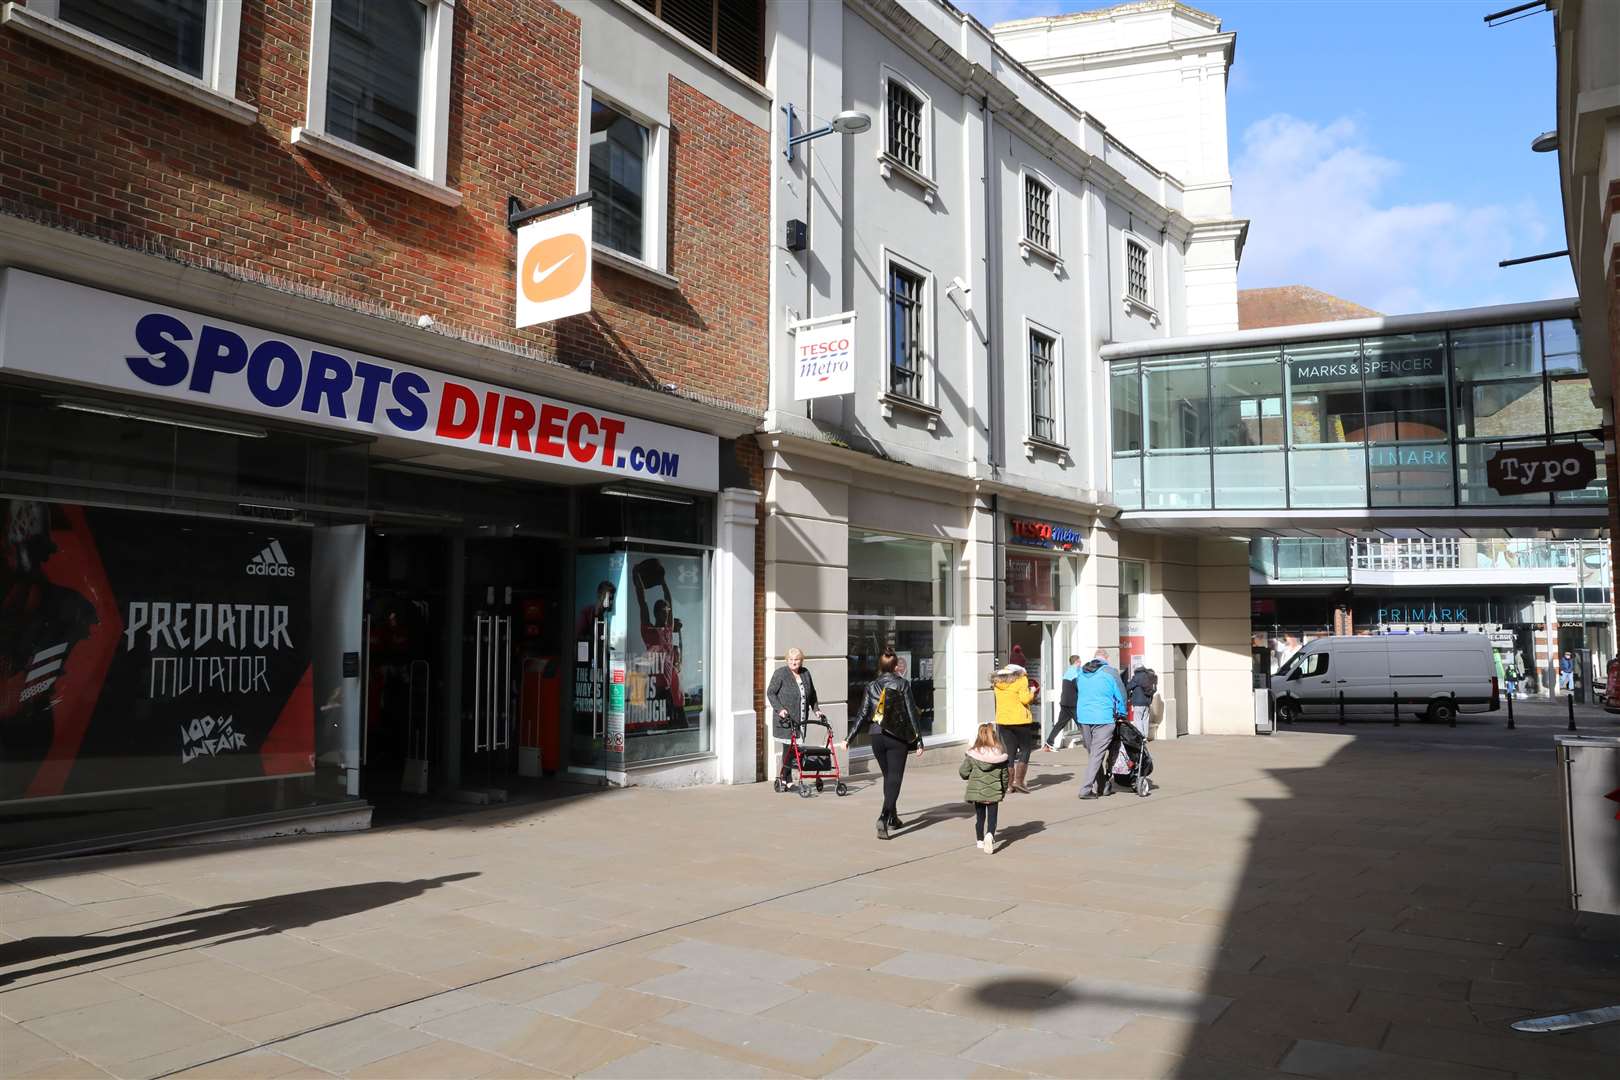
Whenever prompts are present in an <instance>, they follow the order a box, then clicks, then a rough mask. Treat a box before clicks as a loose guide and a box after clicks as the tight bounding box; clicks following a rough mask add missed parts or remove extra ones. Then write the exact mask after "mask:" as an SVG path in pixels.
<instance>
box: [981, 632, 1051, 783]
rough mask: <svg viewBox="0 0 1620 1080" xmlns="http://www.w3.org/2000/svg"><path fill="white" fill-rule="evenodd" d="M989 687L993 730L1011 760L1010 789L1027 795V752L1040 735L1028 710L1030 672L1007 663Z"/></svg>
mask: <svg viewBox="0 0 1620 1080" xmlns="http://www.w3.org/2000/svg"><path fill="white" fill-rule="evenodd" d="M990 689H991V690H992V691H993V692H994V693H995V698H996V731H997V732H998V733H999V734H1000V736H1001V745H1002V746H1003V747H1004V748H1005V749H1006V751H1007V757H1008V758H1009V759H1011V762H1010V765H1009V768H1011V769H1012V777H1011V787H1012V790H1013V791H1018V792H1022V793H1023V794H1025V795H1027V794H1029V788H1027V787H1025V786H1024V776H1025V774H1026V773H1028V772H1029V755H1030V752H1031V751H1033V750H1034V749H1035V743H1036V741H1037V740H1038V739H1039V738H1040V734H1041V732H1040V728H1038V727H1037V726H1036V724H1035V716H1034V714H1033V713H1031V712H1030V711H1029V703H1030V702H1031V701H1034V700H1035V691H1034V690H1032V689H1031V688H1030V685H1029V675H1028V674H1026V673H1025V672H1024V669H1023V668H1022V667H1019V666H1018V665H1017V664H1008V665H1007V666H1006V667H1004V668H1002V669H1001V670H999V671H997V672H996V673H995V674H994V675H992V676H990Z"/></svg>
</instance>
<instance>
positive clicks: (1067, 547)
mask: <svg viewBox="0 0 1620 1080" xmlns="http://www.w3.org/2000/svg"><path fill="white" fill-rule="evenodd" d="M1007 525H1008V531H1009V532H1010V533H1011V539H1012V542H1013V543H1015V544H1023V545H1024V546H1026V547H1041V548H1047V549H1049V550H1053V551H1079V550H1081V549H1082V548H1083V547H1084V545H1085V538H1084V537H1083V536H1081V534H1080V530H1079V529H1076V528H1075V527H1074V526H1072V525H1059V524H1057V523H1056V522H1051V521H1034V520H1032V519H1030V518H1018V517H1015V518H1008V519H1007Z"/></svg>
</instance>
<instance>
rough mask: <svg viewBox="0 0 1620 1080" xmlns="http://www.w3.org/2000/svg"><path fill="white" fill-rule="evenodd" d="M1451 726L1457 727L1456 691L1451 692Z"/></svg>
mask: <svg viewBox="0 0 1620 1080" xmlns="http://www.w3.org/2000/svg"><path fill="white" fill-rule="evenodd" d="M1451 726H1452V727H1456V726H1457V691H1455V690H1453V691H1452V692H1451Z"/></svg>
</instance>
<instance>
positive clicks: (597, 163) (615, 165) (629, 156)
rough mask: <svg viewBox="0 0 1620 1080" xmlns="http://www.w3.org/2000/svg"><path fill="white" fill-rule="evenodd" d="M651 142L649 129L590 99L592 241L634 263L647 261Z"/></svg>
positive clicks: (605, 104)
mask: <svg viewBox="0 0 1620 1080" xmlns="http://www.w3.org/2000/svg"><path fill="white" fill-rule="evenodd" d="M650 142H651V132H649V131H648V130H647V129H646V128H645V127H643V126H642V125H640V124H638V123H636V122H635V121H634V120H632V119H631V118H630V117H628V116H626V115H624V114H623V113H621V112H620V111H619V110H617V109H615V108H613V106H611V105H608V104H607V103H605V102H602V101H599V100H596V99H595V98H593V99H592V100H591V168H590V185H591V192H592V194H594V195H595V196H596V198H595V199H594V200H593V201H592V203H591V239H593V240H595V241H596V242H597V243H598V244H602V245H603V246H605V247H610V248H612V249H613V250H614V251H618V252H621V253H623V254H625V255H628V256H630V257H631V258H632V259H642V258H645V249H646V187H647V152H648V147H649V144H650Z"/></svg>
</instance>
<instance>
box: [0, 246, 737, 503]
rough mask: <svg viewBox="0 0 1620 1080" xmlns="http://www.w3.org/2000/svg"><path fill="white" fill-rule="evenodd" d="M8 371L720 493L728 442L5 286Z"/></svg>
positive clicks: (10, 280) (90, 292)
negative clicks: (724, 448) (721, 446)
mask: <svg viewBox="0 0 1620 1080" xmlns="http://www.w3.org/2000/svg"><path fill="white" fill-rule="evenodd" d="M0 371H6V372H15V373H19V374H26V375H33V376H36V377H38V378H42V379H49V380H52V381H55V382H63V383H71V384H77V385H80V386H84V387H87V388H92V389H95V390H99V391H122V392H125V393H130V394H139V395H142V396H145V397H150V398H161V399H164V400H168V401H174V402H179V403H183V404H187V405H194V406H202V407H212V408H216V409H224V410H229V411H230V412H233V413H239V414H247V415H250V416H257V417H262V418H266V419H274V420H282V421H288V422H293V423H302V424H314V425H318V426H320V427H328V428H340V429H343V430H346V431H352V432H358V433H362V434H366V435H373V436H378V437H393V438H398V439H409V440H412V441H416V442H423V443H431V444H433V445H436V446H440V447H447V448H458V449H465V450H472V451H476V452H480V453H488V454H499V455H501V456H503V457H509V458H521V459H526V460H529V461H536V462H541V463H546V464H551V465H557V466H564V467H567V468H571V469H577V470H581V471H584V472H591V473H598V474H602V475H605V476H611V477H617V478H621V479H628V480H639V481H645V482H648V483H653V484H668V485H672V486H676V487H683V488H694V489H697V490H701V491H714V490H716V489H717V488H718V486H719V440H717V439H716V438H715V437H714V436H713V435H709V434H706V433H704V432H698V431H688V430H686V429H684V428H677V427H671V426H669V425H668V424H659V423H655V422H653V421H651V420H643V419H640V418H639V417H633V416H625V415H622V414H620V413H614V412H608V411H606V410H603V409H596V408H592V407H589V406H585V405H576V404H572V403H570V402H566V401H559V400H557V399H555V398H550V397H545V396H542V395H540V394H535V393H532V392H530V391H527V390H515V389H511V388H509V387H503V386H498V385H495V384H493V383H486V382H480V381H478V380H476V379H466V378H462V377H460V376H454V375H448V374H445V373H443V372H439V371H433V370H430V369H427V368H417V367H412V366H409V365H406V364H401V363H397V362H394V361H389V360H382V359H379V358H377V357H374V356H366V355H363V354H360V353H355V352H351V351H349V350H347V349H338V348H335V347H333V346H330V345H322V344H319V343H316V342H311V341H306V340H304V339H302V338H295V337H290V336H288V335H286V334H278V333H272V332H270V331H267V330H261V329H258V328H257V327H252V326H246V325H243V324H241V323H234V322H229V321H227V320H224V319H216V318H214V317H212V316H208V315H199V314H196V313H195V312H190V311H182V310H180V309H178V308H170V307H164V306H162V305H159V304H150V303H147V302H145V301H142V300H137V299H134V298H132V297H128V296H121V295H118V294H116V293H109V292H103V291H102V290H100V289H92V288H87V287H85V286H83V285H74V284H70V283H68V282H63V281H57V280H55V279H53V278H48V277H41V276H40V275H38V274H32V273H29V272H27V271H24V270H6V271H4V272H3V274H0Z"/></svg>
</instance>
